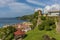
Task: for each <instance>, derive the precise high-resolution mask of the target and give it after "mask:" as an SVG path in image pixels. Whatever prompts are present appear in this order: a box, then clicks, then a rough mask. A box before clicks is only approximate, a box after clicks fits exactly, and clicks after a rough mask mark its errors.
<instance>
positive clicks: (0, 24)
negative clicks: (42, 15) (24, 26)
mask: <svg viewBox="0 0 60 40" xmlns="http://www.w3.org/2000/svg"><path fill="white" fill-rule="evenodd" d="M22 22H26V20H18V19H17V18H0V27H3V26H4V25H12V24H17V23H22Z"/></svg>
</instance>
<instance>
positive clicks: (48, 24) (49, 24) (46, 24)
mask: <svg viewBox="0 0 60 40" xmlns="http://www.w3.org/2000/svg"><path fill="white" fill-rule="evenodd" d="M55 27H56V26H55V22H54V21H53V20H50V19H49V20H46V21H43V22H42V23H41V24H40V25H39V26H38V29H39V30H46V31H50V30H53V29H55Z"/></svg>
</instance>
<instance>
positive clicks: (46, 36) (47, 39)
mask: <svg viewBox="0 0 60 40" xmlns="http://www.w3.org/2000/svg"><path fill="white" fill-rule="evenodd" d="M42 38H43V40H50V37H49V36H48V35H43V36H42Z"/></svg>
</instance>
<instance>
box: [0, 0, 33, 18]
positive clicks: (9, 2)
mask: <svg viewBox="0 0 60 40" xmlns="http://www.w3.org/2000/svg"><path fill="white" fill-rule="evenodd" d="M32 12H33V8H32V7H31V6H29V5H27V4H26V3H20V2H16V1H15V0H0V17H16V16H22V15H25V14H30V13H32Z"/></svg>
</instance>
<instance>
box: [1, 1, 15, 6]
mask: <svg viewBox="0 0 60 40" xmlns="http://www.w3.org/2000/svg"><path fill="white" fill-rule="evenodd" d="M14 1H15V0H0V7H5V6H7V5H8V4H9V3H12V2H14Z"/></svg>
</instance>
